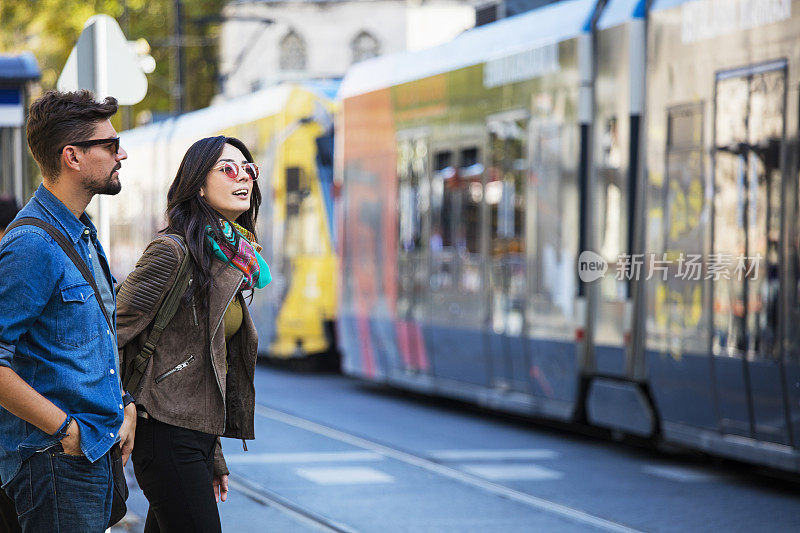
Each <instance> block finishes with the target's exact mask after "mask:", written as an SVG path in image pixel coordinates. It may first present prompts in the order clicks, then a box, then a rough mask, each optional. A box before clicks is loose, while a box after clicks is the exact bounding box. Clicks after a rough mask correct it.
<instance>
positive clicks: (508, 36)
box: [336, 0, 800, 472]
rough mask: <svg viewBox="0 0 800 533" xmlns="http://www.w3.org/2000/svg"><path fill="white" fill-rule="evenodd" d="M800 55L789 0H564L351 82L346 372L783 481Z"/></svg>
mask: <svg viewBox="0 0 800 533" xmlns="http://www.w3.org/2000/svg"><path fill="white" fill-rule="evenodd" d="M798 43H800V1H799V0H747V1H745V0H730V1H729V2H717V1H713V0H650V1H647V0H608V1H603V0H600V1H598V0H568V1H563V2H560V3H557V4H552V5H549V6H546V7H542V8H539V9H536V10H533V11H530V12H528V13H525V14H522V15H518V16H516V17H512V18H509V19H505V20H501V21H499V22H496V23H493V24H490V25H487V26H482V27H479V28H476V29H474V30H470V31H468V32H465V33H464V34H462V35H461V36H459V37H458V38H456V39H455V40H453V41H451V42H450V43H446V44H443V45H440V46H438V47H434V48H431V49H428V50H424V51H419V52H413V53H401V54H394V55H388V56H383V57H379V58H375V59H371V60H368V61H365V62H363V63H359V64H357V65H355V66H354V67H352V68H351V70H350V71H349V72H348V74H347V76H346V77H345V79H344V81H343V83H342V86H341V88H340V93H339V94H340V98H341V117H340V128H339V130H338V133H337V161H336V173H337V180H339V182H340V187H341V206H340V209H339V217H338V225H339V236H340V239H339V242H338V244H337V246H338V254H339V256H340V261H341V274H342V276H341V298H340V301H339V315H338V322H337V324H338V342H339V344H340V348H341V351H342V354H343V361H342V363H343V370H344V371H345V372H346V373H348V374H350V375H353V376H357V377H360V378H363V379H366V380H372V381H378V382H383V383H386V384H389V385H391V386H396V387H401V388H407V389H411V390H415V391H418V392H422V393H426V394H432V395H441V396H448V397H452V398H457V399H462V400H466V401H469V402H474V403H478V404H480V405H484V406H488V407H491V408H496V409H500V410H506V411H511V412H516V413H522V414H525V415H530V416H536V417H544V418H551V419H555V420H561V421H567V422H579V423H584V424H592V425H596V426H599V427H604V428H608V429H611V430H614V431H615V432H617V433H621V434H630V435H636V436H639V437H645V438H652V439H654V440H657V441H660V442H666V443H671V444H675V445H682V446H689V447H693V448H695V449H699V450H702V451H705V452H709V453H712V454H718V455H721V456H725V457H730V458H735V459H739V460H744V461H749V462H753V463H759V464H765V465H769V466H772V467H776V468H780V469H784V470H788V471H793V472H799V471H800V346H799V344H800V343H799V342H798V341H800V331H798V328H796V327H794V325H795V324H797V323H798V321H800V289H798V287H800V283H798V265H800V254H799V252H798V242H800V239H799V237H800V234H798V227H797V217H798V213H797V206H798V177H799V176H798V168H799V166H798V154H799V153H800V146H799V145H798V116H799V115H798V102H799V99H798V96H800V95H798V87H799V86H800V79H798V73H800V53H798ZM689 256H691V257H693V258H694V259H695V266H696V271H697V272H698V273H699V275H698V276H695V277H696V278H697V279H694V278H691V277H687V276H685V275H681V274H682V272H681V269H682V268H683V269H684V270H685V267H686V264H685V259H686V258H687V257H689ZM736 257H739V258H740V260H739V264H740V265H743V266H744V267H746V268H744V269H743V270H742V272H740V274H741V275H740V276H738V277H735V276H733V275H731V274H732V273H733V272H734V271H733V269H731V270H730V271H729V275H728V277H727V278H726V277H725V276H722V275H719V274H720V272H719V270H720V269H719V266H720V265H721V264H723V263H724V264H725V265H729V266H731V267H732V268H733V264H732V263H731V261H732V260H733V259H732V258H736ZM636 258H639V259H641V260H642V261H643V263H642V264H640V266H642V267H643V268H642V269H641V270H640V271H637V272H636V273H637V274H638V273H639V272H640V273H641V275H634V272H633V271H632V269H631V267H632V265H634V263H635V262H634V261H633V260H634V259H636ZM723 258H725V259H724V261H723ZM656 267H657V268H656ZM593 268H596V269H600V271H599V272H594V271H592V269H593ZM648 268H649V270H648ZM683 274H685V272H683Z"/></svg>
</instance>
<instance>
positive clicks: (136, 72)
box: [58, 15, 147, 105]
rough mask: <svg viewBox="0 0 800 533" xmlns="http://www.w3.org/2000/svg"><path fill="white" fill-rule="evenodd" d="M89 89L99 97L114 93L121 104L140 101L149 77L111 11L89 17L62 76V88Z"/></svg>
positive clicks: (60, 81) (60, 87)
mask: <svg viewBox="0 0 800 533" xmlns="http://www.w3.org/2000/svg"><path fill="white" fill-rule="evenodd" d="M78 89H88V90H90V91H92V92H93V93H95V95H96V96H97V97H98V98H101V99H102V98H105V97H106V96H113V97H114V98H116V99H117V100H118V101H119V103H120V104H121V105H133V104H136V103H139V102H140V101H141V100H142V99H143V98H144V97H145V95H146V94H147V78H146V77H145V75H144V72H142V68H141V67H140V66H139V59H138V58H137V57H136V54H134V52H133V51H132V50H131V47H130V45H129V44H128V40H127V39H126V38H125V35H124V34H123V33H122V29H120V27H119V24H117V21H116V20H114V19H113V18H111V17H109V16H108V15H95V16H93V17H91V18H90V19H89V20H87V21H86V24H85V25H84V27H83V32H81V36H80V37H79V38H78V44H76V45H75V48H73V49H72V52H70V54H69V58H67V63H66V64H65V65H64V69H63V70H62V71H61V76H60V77H59V78H58V90H60V91H75V90H78Z"/></svg>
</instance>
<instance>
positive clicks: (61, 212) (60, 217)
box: [33, 184, 97, 244]
mask: <svg viewBox="0 0 800 533" xmlns="http://www.w3.org/2000/svg"><path fill="white" fill-rule="evenodd" d="M33 197H34V199H35V200H36V201H37V202H39V205H41V206H42V207H43V208H44V210H45V211H47V212H48V213H50V216H52V217H53V218H54V219H55V220H56V222H58V224H59V225H60V226H61V228H62V229H63V230H64V233H66V234H67V236H68V237H69V238H70V240H71V241H72V244H77V242H78V240H80V238H81V234H82V233H83V232H84V231H85V230H86V229H88V230H89V233H90V234H91V236H92V238H93V239H94V238H97V228H95V226H94V224H92V221H91V220H89V217H88V216H87V215H86V213H85V212H84V213H82V214H81V218H80V219H77V218H75V215H73V214H72V211H70V210H69V209H67V206H65V205H64V203H63V202H62V201H61V200H59V199H58V198H57V197H56V196H55V195H54V194H53V193H52V192H50V191H48V190H47V188H46V187H45V186H44V184H42V185H39V188H38V189H36V192H35V193H34V194H33Z"/></svg>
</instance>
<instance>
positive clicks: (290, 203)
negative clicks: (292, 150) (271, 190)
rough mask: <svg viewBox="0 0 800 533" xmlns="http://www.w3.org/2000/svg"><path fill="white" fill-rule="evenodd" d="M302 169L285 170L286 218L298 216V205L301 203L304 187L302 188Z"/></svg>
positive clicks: (289, 168)
mask: <svg viewBox="0 0 800 533" xmlns="http://www.w3.org/2000/svg"><path fill="white" fill-rule="evenodd" d="M304 181H305V180H304V179H303V169H301V168H300V167H287V168H286V216H287V217H291V216H296V215H298V214H300V203H301V202H302V201H303V195H304V192H305V189H306V188H305V187H304V186H303V185H304V184H303V182H304Z"/></svg>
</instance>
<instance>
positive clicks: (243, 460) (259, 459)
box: [225, 452, 383, 465]
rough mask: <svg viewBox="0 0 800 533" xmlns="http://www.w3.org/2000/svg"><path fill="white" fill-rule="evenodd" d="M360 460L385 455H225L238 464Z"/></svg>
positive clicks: (347, 453)
mask: <svg viewBox="0 0 800 533" xmlns="http://www.w3.org/2000/svg"><path fill="white" fill-rule="evenodd" d="M360 461H383V456H382V455H380V454H377V453H375V452H316V453H236V454H226V455H225V462H226V463H228V464H237V465H244V464H247V465H249V464H280V463H346V462H360Z"/></svg>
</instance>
